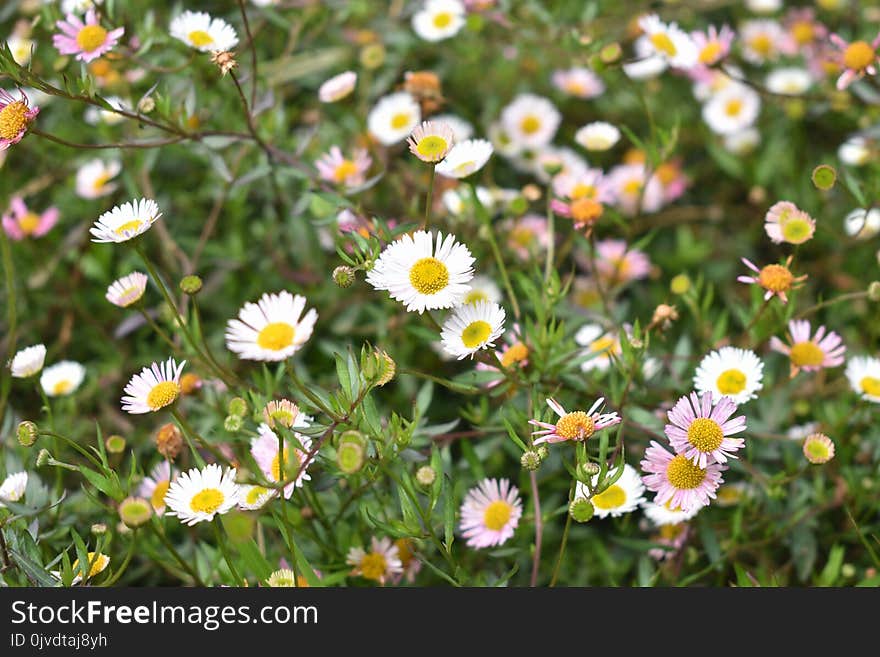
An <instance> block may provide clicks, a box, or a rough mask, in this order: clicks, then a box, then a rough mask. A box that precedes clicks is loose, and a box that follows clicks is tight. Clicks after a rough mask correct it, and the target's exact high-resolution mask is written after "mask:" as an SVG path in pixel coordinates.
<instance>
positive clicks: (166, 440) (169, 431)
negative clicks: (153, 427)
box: [156, 422, 183, 461]
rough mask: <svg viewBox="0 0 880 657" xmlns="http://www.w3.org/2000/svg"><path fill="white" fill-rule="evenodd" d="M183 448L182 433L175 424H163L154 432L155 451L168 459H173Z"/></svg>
mask: <svg viewBox="0 0 880 657" xmlns="http://www.w3.org/2000/svg"><path fill="white" fill-rule="evenodd" d="M181 449H183V434H182V433H180V429H178V428H177V425H175V424H171V423H170V422H169V423H168V424H163V425H162V426H161V427H159V431H158V432H156V451H158V452H159V453H160V454H161V455H162V456H164V457H165V458H166V459H168V460H169V461H173V460H174V459H176V458H177V455H178V454H180V450H181Z"/></svg>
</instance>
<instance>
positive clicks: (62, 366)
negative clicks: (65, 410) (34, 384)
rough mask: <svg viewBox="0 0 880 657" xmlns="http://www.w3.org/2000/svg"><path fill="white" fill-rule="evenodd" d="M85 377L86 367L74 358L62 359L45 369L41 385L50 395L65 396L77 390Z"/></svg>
mask: <svg viewBox="0 0 880 657" xmlns="http://www.w3.org/2000/svg"><path fill="white" fill-rule="evenodd" d="M85 377H86V368H85V367H83V366H82V365H80V364H79V363H77V362H74V361H72V360H62V361H61V362H59V363H55V364H54V365H50V366H49V367H47V368H46V369H44V370H43V374H42V376H40V386H41V387H42V388H43V391H44V392H45V393H46V394H47V395H49V396H50V397H63V396H64V395H69V394H71V393H74V392H76V389H77V388H79V386H80V384H81V383H82V382H83V379H84V378H85Z"/></svg>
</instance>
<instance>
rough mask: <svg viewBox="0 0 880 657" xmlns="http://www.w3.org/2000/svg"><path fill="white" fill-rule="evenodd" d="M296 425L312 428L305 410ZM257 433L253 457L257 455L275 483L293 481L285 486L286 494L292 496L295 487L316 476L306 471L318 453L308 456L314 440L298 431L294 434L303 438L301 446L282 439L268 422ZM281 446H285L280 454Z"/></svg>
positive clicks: (287, 496) (270, 479) (295, 421)
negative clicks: (304, 413)
mask: <svg viewBox="0 0 880 657" xmlns="http://www.w3.org/2000/svg"><path fill="white" fill-rule="evenodd" d="M293 426H294V427H303V428H304V427H308V426H309V421H308V419H307V418H306V417H305V416H304V415H303V414H302V413H299V414H297V416H296V419H295V420H294V422H293ZM257 432H258V433H259V435H258V436H257V437H256V438H254V439H253V440H251V456H253V457H254V461H256V463H257V466H258V467H259V468H260V471H261V472H262V473H263V475H264V476H265V477H266V479H268V480H269V481H271V482H274V483H281V482H284V481H290V483H289V484H287V485H285V486H284V497H285V499H290V496H291V495H293V491H294V489H295V488H302V485H303V482H304V481H309V480H311V478H312V477H311V475H309V473H308V472H306V469H307V468H308V467H309V465H311V463H312V461H314V460H315V457H314V456H312V457H311V458H308V451H309V449H311V447H312V439H311V438H309V437H308V436H305V435H303V434H301V433H299V432H296V433H295V434H294V435H295V436H296V439H297V440H298V441H299V447H296V446H295V445H294V444H293V443H292V442H290V441H288V440H287V439H286V438H285V439H283V440H281V439H279V437H278V434H276V433H275V432H274V431H272V429H270V428H269V425H268V424H260V426H259V427H258V429H257ZM279 447H281V449H280V453H279ZM300 448H302V449H300Z"/></svg>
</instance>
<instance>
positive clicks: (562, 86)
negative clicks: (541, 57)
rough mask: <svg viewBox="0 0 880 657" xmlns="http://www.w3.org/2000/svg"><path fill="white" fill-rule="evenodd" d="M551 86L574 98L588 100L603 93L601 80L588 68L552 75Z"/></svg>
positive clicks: (572, 69)
mask: <svg viewBox="0 0 880 657" xmlns="http://www.w3.org/2000/svg"><path fill="white" fill-rule="evenodd" d="M553 84H554V85H555V86H556V88H557V89H559V90H560V91H561V92H563V93H565V94H568V95H569V96H574V97H575V98H582V99H589V98H595V97H596V96H601V95H602V94H603V93H605V83H604V82H602V78H600V77H599V76H598V75H596V74H595V73H593V71H591V70H590V69H588V68H583V67H577V66H575V67H573V68H569V69H561V70H558V71H555V72H554V73H553Z"/></svg>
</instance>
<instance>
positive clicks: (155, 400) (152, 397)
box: [147, 381, 180, 411]
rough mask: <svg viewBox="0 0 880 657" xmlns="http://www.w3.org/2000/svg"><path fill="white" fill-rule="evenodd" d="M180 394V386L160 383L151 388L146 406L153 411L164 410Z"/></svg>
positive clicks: (172, 383)
mask: <svg viewBox="0 0 880 657" xmlns="http://www.w3.org/2000/svg"><path fill="white" fill-rule="evenodd" d="M179 394H180V386H179V385H177V384H176V383H175V382H174V381H162V383H158V384H156V385H154V386H153V389H152V390H150V394H148V395H147V406H149V407H150V408H151V409H153V410H154V411H158V410H159V409H160V408H164V407H166V406H168V404H171V403H173V402H174V400H175V399H177V396H178V395H179Z"/></svg>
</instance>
